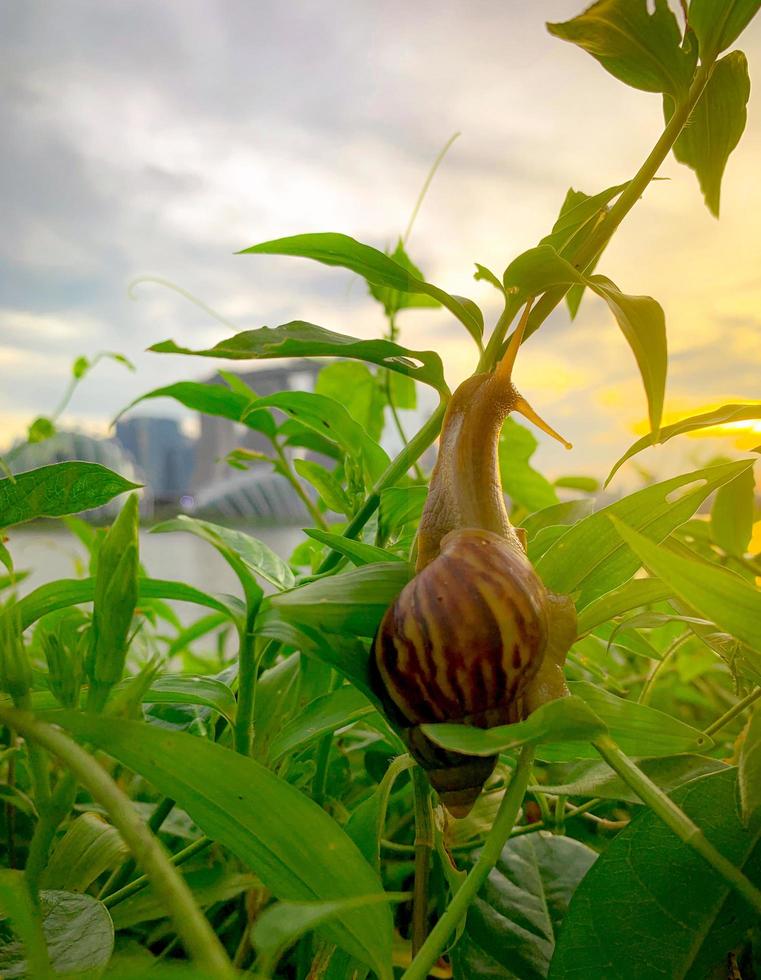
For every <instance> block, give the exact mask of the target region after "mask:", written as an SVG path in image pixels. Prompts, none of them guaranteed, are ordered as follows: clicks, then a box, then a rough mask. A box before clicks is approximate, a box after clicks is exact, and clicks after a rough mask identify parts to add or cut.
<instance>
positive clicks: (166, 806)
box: [98, 796, 174, 901]
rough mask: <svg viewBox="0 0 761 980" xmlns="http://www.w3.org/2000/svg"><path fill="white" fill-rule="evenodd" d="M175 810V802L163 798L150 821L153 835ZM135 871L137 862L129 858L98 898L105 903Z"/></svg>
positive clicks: (105, 885) (166, 797) (107, 880)
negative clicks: (106, 898) (107, 897)
mask: <svg viewBox="0 0 761 980" xmlns="http://www.w3.org/2000/svg"><path fill="white" fill-rule="evenodd" d="M173 809H174V800H170V799H169V797H168V796H165V797H163V799H161V800H160V801H159V803H158V804H157V806H156V809H155V810H154V811H153V813H152V814H151V815H150V817H149V819H148V829H149V830H150V832H151V833H152V834H157V833H158V832H159V831H160V830H161V827H162V825H163V823H164V821H165V820H166V818H167V817H168V816H169V814H170V813H171V812H172V810H173ZM134 870H135V860H134V858H131V857H130V858H127V860H126V861H125V862H124V863H123V864H122V865H121V867H119V868H116V869H115V870H114V871H113V873H112V874H111V876H110V877H109V878H107V879H106V883H105V884H104V885H103V887H102V888H101V890H100V892H99V894H98V898H99V899H100V900H101V901H103V899H104V898H105V897H106V896H108V895H112V894H113V893H114V892H116V891H118V890H119V889H120V888H122V887H123V886H124V885H126V884H127V882H128V881H129V880H130V878H131V876H132V874H133V872H134Z"/></svg>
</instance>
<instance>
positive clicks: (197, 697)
mask: <svg viewBox="0 0 761 980" xmlns="http://www.w3.org/2000/svg"><path fill="white" fill-rule="evenodd" d="M142 700H143V704H200V705H203V706H204V707H206V708H211V709H212V710H214V711H217V712H219V714H221V715H222V717H223V718H226V719H227V720H228V721H229V722H230V724H233V722H234V721H235V713H236V709H237V703H236V701H235V695H234V694H233V692H232V691H231V690H230V688H229V687H228V686H227V684H224V683H223V682H222V681H220V680H216V679H215V678H214V677H199V676H195V675H192V674H163V675H162V676H161V677H157V678H156V680H155V681H154V682H153V683H152V684H151V686H150V687H149V688H148V690H147V691H146V692H145V694H144V695H143V699H142Z"/></svg>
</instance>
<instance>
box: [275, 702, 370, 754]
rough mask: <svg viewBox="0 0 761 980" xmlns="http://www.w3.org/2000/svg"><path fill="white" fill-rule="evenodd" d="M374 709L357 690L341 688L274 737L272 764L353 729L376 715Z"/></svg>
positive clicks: (309, 705) (309, 708) (316, 703)
mask: <svg viewBox="0 0 761 980" xmlns="http://www.w3.org/2000/svg"><path fill="white" fill-rule="evenodd" d="M374 712H375V707H374V706H373V705H372V704H370V702H369V701H368V700H367V698H366V697H365V696H364V694H362V692H361V691H358V690H357V689H356V688H355V687H339V688H338V689H337V690H335V691H331V692H330V693H329V694H323V695H322V697H319V698H317V699H316V700H315V701H312V702H310V703H309V704H308V705H306V706H305V707H304V708H303V709H302V710H301V711H300V712H299V715H298V717H297V718H294V719H293V720H292V721H290V722H289V723H288V724H287V725H284V726H283V728H282V729H281V730H280V732H279V733H278V734H277V735H276V736H275V738H274V739H273V741H272V745H271V746H270V760H271V761H272V762H277V761H278V760H279V759H281V758H282V756H284V755H287V754H288V753H289V752H295V751H296V750H297V749H303V748H304V747H305V746H307V745H309V744H311V743H312V742H314V741H315V739H318V738H320V736H321V735H326V734H328V733H329V732H334V731H336V729H338V728H343V727H344V726H345V725H351V724H352V723H353V722H355V721H358V720H359V719H360V718H365V717H366V716H367V715H370V714H373V713H374Z"/></svg>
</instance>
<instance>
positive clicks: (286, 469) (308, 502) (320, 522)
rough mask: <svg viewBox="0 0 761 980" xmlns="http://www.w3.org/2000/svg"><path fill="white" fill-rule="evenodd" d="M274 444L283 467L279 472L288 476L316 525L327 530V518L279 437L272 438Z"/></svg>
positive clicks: (287, 478)
mask: <svg viewBox="0 0 761 980" xmlns="http://www.w3.org/2000/svg"><path fill="white" fill-rule="evenodd" d="M272 446H273V448H274V450H275V453H276V455H277V459H278V460H279V462H280V467H281V468H280V470H279V472H280V473H281V474H282V475H283V476H284V477H285V478H286V480H287V481H288V482H289V483H290V485H291V486H292V487H293V489H294V491H295V493H296V495H297V496H298V498H299V500H300V501H301V502H302V504H303V505H304V506H305V507H306V509H307V512H308V514H309V516H310V517H311V518H312V520H313V521H314V523H315V525H316V526H317V527H319V528H320V529H321V530H323V531H327V529H328V522H327V521H326V520H325V518H324V517H323V515H322V514H321V513H320V512H319V510H318V509H317V507H316V506H315V504H314V501H313V500H312V499H311V497H310V496H309V494H308V493H307V492H306V490H305V489H304V487H303V486H302V484H301V480H299V478H298V477H297V476H296V474H295V473H294V472H293V470H292V469H291V464H290V462H289V460H288V457H287V456H286V455H285V453H284V452H283V447H282V446H281V445H280V443H279V442H278V441H277V439H273V440H272Z"/></svg>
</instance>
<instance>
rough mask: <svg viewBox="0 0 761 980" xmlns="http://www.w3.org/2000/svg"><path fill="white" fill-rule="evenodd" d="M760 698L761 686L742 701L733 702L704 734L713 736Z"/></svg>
mask: <svg viewBox="0 0 761 980" xmlns="http://www.w3.org/2000/svg"><path fill="white" fill-rule="evenodd" d="M759 698H761V687H757V688H755V689H754V690H752V691H751V692H750V694H747V695H746V696H745V697H744V698H743V699H742V700H741V701H738V702H737V704H733V705H732V707H731V708H730V709H729V710H728V711H725V712H724V714H723V715H722V716H721V717H720V718H717V719H716V721H715V722H713V724H711V725H709V726H708V728H706V729H705V731H704V732H703V734H704V735H708V737H709V738H712V737H713V736H714V735H715V734H716V733H717V732H720V731H721V729H722V728H725V727H726V726H727V725H728V724H729V723H730V722H731V721H734V720H735V718H736V717H737V716H738V715H740V714H742V713H743V711H745V709H746V708H749V707H750V706H751V705H752V704H754V703H755V702H756V701H758V699H759Z"/></svg>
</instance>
